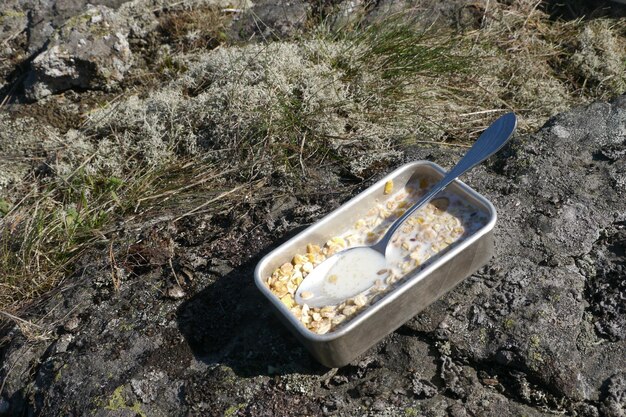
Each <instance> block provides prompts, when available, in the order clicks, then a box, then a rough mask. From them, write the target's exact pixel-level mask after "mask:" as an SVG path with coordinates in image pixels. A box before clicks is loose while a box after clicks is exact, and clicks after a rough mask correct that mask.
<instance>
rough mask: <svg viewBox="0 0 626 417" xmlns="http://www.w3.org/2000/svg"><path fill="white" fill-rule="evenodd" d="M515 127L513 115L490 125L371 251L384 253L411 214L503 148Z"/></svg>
mask: <svg viewBox="0 0 626 417" xmlns="http://www.w3.org/2000/svg"><path fill="white" fill-rule="evenodd" d="M516 125H517V118H516V117H515V114H513V113H507V114H505V115H504V116H501V117H500V118H498V120H496V121H495V122H493V123H492V124H491V126H489V127H488V128H487V130H485V131H484V132H483V133H482V134H481V135H480V137H479V138H478V139H477V140H476V142H475V143H474V145H473V146H472V147H471V148H470V149H469V151H467V153H466V154H465V156H464V157H463V158H462V159H461V160H460V161H459V162H458V163H457V164H456V165H455V166H454V168H452V169H451V170H450V171H449V172H448V173H447V174H446V175H445V176H444V177H443V179H442V180H441V181H439V182H438V183H437V184H435V185H434V186H433V187H432V188H431V189H430V191H428V193H426V195H424V196H423V197H422V198H420V199H419V200H418V201H417V203H415V204H414V205H413V206H411V207H410V208H409V209H408V210H407V211H406V212H405V213H404V214H403V215H402V216H400V218H398V219H397V220H396V221H395V222H393V224H392V225H391V226H390V227H389V230H387V233H385V236H383V238H382V239H381V240H380V241H379V242H378V243H376V244H375V245H374V246H373V249H375V250H377V251H378V252H381V253H382V254H384V253H385V249H386V248H387V244H388V243H389V241H390V240H391V238H392V237H393V235H394V233H395V232H396V230H398V228H399V227H400V226H401V225H402V223H404V221H405V220H406V219H408V218H409V217H410V216H411V215H412V214H413V213H415V212H416V211H417V210H419V209H420V208H421V207H422V206H424V205H425V204H427V203H428V202H429V201H430V200H432V199H433V198H434V197H435V196H436V195H437V194H439V192H440V191H441V190H443V189H444V188H446V187H447V186H448V185H449V184H450V183H451V182H452V181H454V180H455V179H456V178H457V177H459V176H461V175H462V174H464V173H465V172H466V171H469V170H470V169H472V168H474V167H475V166H476V165H478V164H480V163H481V162H483V161H484V160H485V159H487V158H488V157H490V156H491V155H493V154H494V153H496V152H497V151H499V150H500V148H502V147H503V146H504V144H505V143H507V142H508V140H509V139H510V138H511V136H512V135H513V132H514V131H515V127H516Z"/></svg>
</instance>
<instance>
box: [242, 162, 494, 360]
mask: <svg viewBox="0 0 626 417" xmlns="http://www.w3.org/2000/svg"><path fill="white" fill-rule="evenodd" d="M413 175H419V176H424V175H425V176H430V177H431V178H432V177H434V178H436V179H441V178H442V177H443V176H444V175H445V170H444V169H443V168H441V167H440V166H439V165H437V164H434V163H432V162H428V161H417V162H413V163H410V164H406V165H403V166H401V167H400V168H398V169H396V170H395V171H393V172H392V173H390V174H389V175H387V176H386V177H384V178H382V179H381V180H380V181H378V182H377V183H375V184H374V185H372V186H371V187H369V188H367V189H366V190H364V191H363V192H361V193H360V194H358V195H357V196H355V197H353V198H352V199H351V200H350V201H348V202H347V203H345V204H343V205H342V206H341V207H339V208H338V209H336V210H335V211H333V212H331V213H329V214H328V215H326V216H325V217H324V218H322V219H321V220H319V221H318V222H316V223H315V224H313V225H311V226H310V227H308V228H307V229H306V230H304V231H302V232H300V233H299V234H298V235H296V236H294V237H293V238H291V239H290V240H289V241H287V242H285V243H283V244H282V245H280V246H279V247H277V248H276V249H274V250H273V251H271V252H270V253H268V254H267V255H266V256H265V257H263V259H261V260H260V261H259V263H258V265H257V267H256V269H255V272H254V275H255V277H254V278H255V282H256V285H257V287H258V288H259V290H260V291H261V292H262V293H263V294H264V295H265V297H267V299H268V300H269V301H270V303H271V305H272V307H273V308H274V309H275V311H276V313H277V314H278V317H279V318H280V319H281V321H282V322H283V323H284V324H285V326H287V327H288V328H289V330H290V331H291V332H292V333H293V334H294V335H295V336H296V338H298V340H300V342H301V343H302V344H303V345H304V346H305V347H306V348H307V349H308V350H309V351H310V352H311V354H312V355H313V356H314V357H315V358H316V359H317V360H318V361H319V362H320V363H322V364H323V365H326V366H328V367H331V368H333V367H341V366H344V365H347V364H348V363H350V362H351V361H352V360H354V359H355V358H356V357H358V356H359V355H360V354H361V353H363V352H365V351H366V350H367V349H368V348H370V347H371V346H373V345H374V344H376V343H377V342H378V341H380V340H381V339H382V338H383V337H385V336H386V335H387V334H389V333H391V332H393V331H394V330H396V329H397V328H398V327H400V326H402V324H404V323H406V322H407V321H408V320H409V319H411V318H412V317H413V316H415V315H416V314H417V313H419V312H420V311H422V310H423V309H424V308H426V307H428V305H430V304H431V303H433V302H434V301H436V300H437V299H438V298H440V297H441V296H443V295H444V294H445V293H446V292H448V291H450V290H451V289H452V288H453V287H454V286H455V285H457V284H458V283H459V282H461V281H462V280H463V279H465V278H466V277H468V276H469V275H471V274H472V273H474V272H475V271H476V270H478V269H479V268H480V267H481V266H483V265H485V264H486V263H487V262H488V261H489V259H490V258H491V256H492V254H493V235H492V230H493V227H494V225H495V223H496V210H495V208H494V207H493V205H492V204H491V203H490V202H489V201H488V200H487V199H486V198H485V197H483V196H482V195H480V194H478V193H477V192H476V191H474V190H473V189H471V188H470V187H468V186H467V185H465V184H464V183H463V182H461V181H459V180H456V181H455V182H454V183H452V184H450V185H449V186H448V190H449V191H452V192H454V193H456V194H457V195H460V196H462V197H463V198H465V199H466V201H468V202H470V203H471V204H472V205H474V206H475V207H477V208H479V209H481V210H484V211H485V212H486V213H487V214H488V215H489V217H488V222H487V224H486V225H485V226H483V227H482V228H480V229H479V230H478V231H477V232H476V233H474V234H473V235H471V236H468V237H467V238H465V239H464V240H462V241H460V242H457V243H454V244H452V245H451V246H450V247H449V248H448V249H447V250H446V251H444V253H443V254H441V255H438V256H435V257H433V258H431V259H430V260H429V261H428V263H427V264H426V266H425V267H424V269H422V270H420V271H417V272H416V273H414V275H413V276H410V277H409V278H408V279H406V280H405V281H404V282H403V283H402V284H401V285H399V286H398V287H397V288H395V289H394V290H392V291H391V292H389V293H388V294H386V296H385V297H384V298H383V299H381V300H379V301H378V302H377V303H375V304H374V305H372V306H369V307H367V308H366V309H365V310H364V311H363V312H361V313H360V314H359V315H357V316H356V317H355V318H354V319H352V320H351V321H350V322H348V323H347V324H346V325H344V326H342V327H340V328H339V329H337V330H336V331H332V332H329V333H327V334H324V335H318V334H315V333H313V332H311V331H310V330H308V329H307V328H306V327H305V326H304V325H303V324H302V323H300V322H299V321H298V320H297V319H296V317H295V316H293V314H291V312H290V311H289V309H288V308H287V307H286V306H285V305H284V304H283V303H282V302H281V301H280V299H279V298H278V297H276V296H275V295H274V294H273V293H272V292H271V291H270V290H269V289H268V288H267V287H266V286H265V285H264V281H265V279H266V278H267V277H269V276H270V275H271V274H272V272H273V271H274V270H275V269H276V268H277V267H279V266H280V265H282V264H283V263H285V262H289V261H291V259H292V258H293V256H294V255H295V254H296V253H306V245H307V244H308V243H313V244H318V245H320V246H322V245H323V244H324V243H325V242H326V241H327V240H328V239H330V238H331V237H333V236H337V235H338V234H340V233H342V232H343V231H344V230H345V229H344V228H347V227H348V226H349V225H352V224H353V223H354V222H355V221H356V220H357V219H359V218H361V217H363V216H364V215H365V213H366V212H367V211H368V210H369V209H370V208H371V207H372V206H373V205H374V204H375V203H376V202H377V201H379V200H380V199H382V198H383V189H384V187H385V183H386V182H387V181H389V180H393V182H394V184H395V187H394V188H396V187H403V186H404V185H405V184H406V183H407V182H408V181H409V179H410V178H411V177H412V176H413ZM396 189H398V188H396Z"/></svg>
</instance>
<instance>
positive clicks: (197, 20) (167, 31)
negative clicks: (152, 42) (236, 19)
mask: <svg viewBox="0 0 626 417" xmlns="http://www.w3.org/2000/svg"><path fill="white" fill-rule="evenodd" d="M229 20H230V18H229V15H227V14H225V13H222V12H220V10H219V9H218V8H216V7H211V6H205V7H199V8H195V9H193V10H185V9H183V10H174V11H170V12H167V13H164V14H163V15H162V16H161V17H160V18H159V32H160V34H161V36H162V37H163V41H165V42H166V43H167V44H170V45H172V46H173V48H174V50H175V52H188V51H192V50H196V49H213V48H216V47H217V46H219V45H221V44H222V43H224V42H225V41H226V39H227V35H226V31H227V27H228V22H229Z"/></svg>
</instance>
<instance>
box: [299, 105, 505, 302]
mask: <svg viewBox="0 0 626 417" xmlns="http://www.w3.org/2000/svg"><path fill="white" fill-rule="evenodd" d="M516 125H517V118H516V117H515V115H514V114H513V113H507V114H505V115H504V116H501V117H500V118H498V119H497V120H496V121H495V122H494V123H492V124H491V126H489V127H488V128H487V129H486V130H485V131H484V132H483V133H482V134H481V135H480V137H479V138H478V139H477V140H476V143H474V145H473V146H472V147H471V148H470V149H469V150H468V152H467V153H466V154H465V156H464V157H463V158H462V159H461V160H460V161H459V162H458V163H457V164H456V165H455V166H454V168H452V169H451V170H450V171H449V172H448V173H447V174H446V175H445V176H444V177H443V179H442V180H441V181H440V182H438V183H437V184H435V185H434V186H433V187H432V188H431V189H430V190H429V191H428V192H427V193H426V194H425V195H424V196H422V197H421V198H420V199H419V200H418V201H417V202H416V203H415V204H414V205H413V206H411V207H410V208H409V209H407V211H406V212H405V213H404V214H403V215H402V216H400V217H399V218H398V219H397V220H396V221H394V222H393V223H392V224H391V226H389V229H388V230H387V232H386V233H385V235H384V236H383V237H382V239H380V240H379V241H378V242H377V243H376V244H374V245H372V246H358V247H353V248H348V249H345V250H343V251H341V252H338V253H336V254H334V255H333V256H331V257H329V258H328V259H326V260H325V261H323V262H322V263H320V264H319V265H317V266H316V267H315V268H314V269H313V271H311V273H310V274H309V275H307V277H306V278H305V279H304V280H303V281H302V283H301V284H300V286H299V287H298V289H297V290H296V293H295V301H296V303H298V304H307V305H309V307H324V306H331V305H337V304H340V303H341V302H343V301H345V300H347V299H349V298H352V297H354V296H356V295H358V294H360V293H362V292H363V291H365V290H367V289H369V288H371V287H372V286H374V285H378V281H380V280H384V278H385V274H384V272H383V273H381V271H385V270H389V269H390V268H388V262H387V259H386V258H385V252H386V249H387V245H388V243H389V241H390V240H391V239H392V238H393V236H394V234H395V232H396V231H397V230H398V229H399V228H400V226H402V224H403V223H404V222H405V221H406V220H407V219H408V218H409V217H411V215H413V213H415V212H416V211H417V210H419V209H420V208H421V207H423V206H424V205H425V204H427V203H428V202H430V201H431V200H432V199H433V198H435V197H436V196H437V195H438V194H439V193H440V192H441V191H442V190H443V189H445V188H446V187H447V186H448V185H449V184H450V183H451V182H452V181H454V180H455V179H456V178H457V177H459V176H460V175H462V174H464V173H465V172H467V171H469V170H470V169H472V168H473V167H475V166H476V165H478V164H479V163H481V162H483V161H484V160H485V159H487V158H488V157H489V156H491V155H493V154H494V153H496V152H497V151H498V150H500V149H501V148H502V146H504V144H505V143H506V142H508V140H509V139H510V138H511V136H512V135H513V132H514V131H515V127H516Z"/></svg>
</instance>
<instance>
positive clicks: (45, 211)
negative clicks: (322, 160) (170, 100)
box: [0, 160, 240, 311]
mask: <svg viewBox="0 0 626 417" xmlns="http://www.w3.org/2000/svg"><path fill="white" fill-rule="evenodd" d="M199 162H200V161H198V160H195V161H193V162H191V161H184V160H178V161H173V162H170V163H163V164H162V165H160V166H158V167H143V168H141V169H136V170H129V171H128V172H129V175H128V176H125V177H123V178H118V177H114V176H99V175H96V174H87V173H85V172H84V170H83V169H82V168H79V169H78V170H76V171H74V172H73V173H72V174H71V175H69V176H59V175H56V174H55V175H54V177H52V178H48V181H46V182H47V184H46V185H45V186H44V187H43V188H41V187H42V184H40V183H39V184H38V183H37V181H33V182H32V187H31V189H30V191H28V192H26V194H25V196H24V197H23V198H22V200H21V201H19V202H18V203H17V204H15V205H14V206H12V207H10V208H9V209H8V210H6V213H5V214H4V215H2V216H0V231H1V234H0V270H2V272H3V274H2V280H1V282H0V286H2V288H3V291H0V311H12V310H15V308H16V307H18V306H19V305H20V304H22V303H23V302H24V301H27V300H30V299H33V298H36V297H38V296H40V295H42V294H44V293H45V292H46V291H48V290H50V289H51V288H53V287H55V286H57V285H58V284H59V283H61V282H62V281H63V280H64V279H65V278H67V277H68V276H71V275H72V274H73V273H74V272H75V266H76V262H77V261H78V259H80V258H81V256H83V255H84V254H85V253H86V252H88V251H94V250H96V251H102V252H105V250H106V249H107V248H108V247H109V245H111V242H112V240H111V239H113V237H114V236H115V234H116V232H117V231H118V230H119V228H120V227H126V226H128V225H130V224H141V222H142V221H145V220H146V219H150V218H153V217H155V216H160V218H161V220H163V221H164V220H168V219H169V220H170V221H177V220H179V219H180V218H182V217H185V216H187V215H188V213H189V212H192V213H193V212H195V211H197V210H199V209H205V208H207V207H208V208H211V207H213V206H215V205H217V204H222V206H221V207H222V208H223V207H224V205H225V204H227V201H231V200H229V198H230V199H232V198H236V197H237V196H238V195H239V194H240V193H239V191H240V189H239V188H237V187H235V188H234V189H233V188H232V187H229V186H228V185H227V184H226V182H225V181H224V176H226V175H228V174H229V172H224V171H218V170H217V169H216V167H215V166H213V165H211V164H200V163H199ZM224 190H226V191H224ZM207 200H208V202H207ZM118 222H122V223H118ZM122 224H123V226H122Z"/></svg>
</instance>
